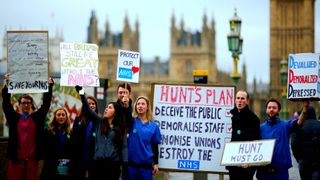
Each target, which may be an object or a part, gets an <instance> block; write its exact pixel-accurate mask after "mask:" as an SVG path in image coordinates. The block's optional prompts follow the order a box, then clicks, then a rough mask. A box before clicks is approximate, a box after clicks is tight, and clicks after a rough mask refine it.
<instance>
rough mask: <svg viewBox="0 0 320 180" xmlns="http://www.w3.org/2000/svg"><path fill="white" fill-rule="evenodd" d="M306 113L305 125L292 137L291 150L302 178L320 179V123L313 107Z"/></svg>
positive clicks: (303, 179)
mask: <svg viewBox="0 0 320 180" xmlns="http://www.w3.org/2000/svg"><path fill="white" fill-rule="evenodd" d="M305 113H306V114H305V115H306V118H305V121H304V123H303V124H302V126H301V127H300V128H299V129H298V130H297V131H295V132H294V133H293V135H292V140H291V148H292V152H293V156H294V157H295V159H296V160H297V162H298V164H299V174H300V178H301V179H302V180H305V179H320V121H319V120H317V118H316V117H317V116H316V112H315V110H314V108H313V107H311V106H309V107H308V108H307V110H306V112H305Z"/></svg>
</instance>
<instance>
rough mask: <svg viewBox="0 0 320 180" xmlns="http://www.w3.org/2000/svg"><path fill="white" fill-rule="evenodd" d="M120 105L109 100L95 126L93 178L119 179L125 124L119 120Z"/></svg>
mask: <svg viewBox="0 0 320 180" xmlns="http://www.w3.org/2000/svg"><path fill="white" fill-rule="evenodd" d="M120 108H121V107H120V106H119V105H118V104H117V103H116V102H109V103H108V104H107V106H106V108H105V110H104V113H103V117H102V119H101V120H100V121H99V122H98V124H97V128H96V132H97V135H96V141H95V153H94V157H93V159H94V168H93V169H94V179H96V180H98V179H106V176H107V179H110V180H119V178H120V174H121V164H122V160H123V158H122V150H123V141H124V140H123V138H125V136H124V135H125V126H124V124H123V122H122V121H121V115H120V114H119V113H120Z"/></svg>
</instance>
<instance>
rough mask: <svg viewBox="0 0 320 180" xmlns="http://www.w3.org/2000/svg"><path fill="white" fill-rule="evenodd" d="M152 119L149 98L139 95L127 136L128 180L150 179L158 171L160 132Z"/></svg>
mask: <svg viewBox="0 0 320 180" xmlns="http://www.w3.org/2000/svg"><path fill="white" fill-rule="evenodd" d="M153 119H154V118H153V116H152V112H151V104H150V100H149V99H148V98H147V97H145V96H139V97H138V98H137V99H136V101H135V103H134V120H133V125H132V128H131V129H130V131H129V137H128V179H129V180H138V179H139V180H140V179H143V180H151V179H152V177H153V175H157V174H158V172H159V169H158V156H159V150H158V144H160V141H161V134H160V128H159V126H158V124H157V123H155V122H154V121H153Z"/></svg>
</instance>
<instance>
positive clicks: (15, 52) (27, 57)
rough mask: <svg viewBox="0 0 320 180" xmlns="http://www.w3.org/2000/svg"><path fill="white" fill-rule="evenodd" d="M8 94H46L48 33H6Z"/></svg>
mask: <svg viewBox="0 0 320 180" xmlns="http://www.w3.org/2000/svg"><path fill="white" fill-rule="evenodd" d="M7 37H8V38H7V40H8V43H7V45H8V48H7V49H8V73H9V74H10V81H9V83H8V91H9V93H42V92H48V64H49V63H48V31H7Z"/></svg>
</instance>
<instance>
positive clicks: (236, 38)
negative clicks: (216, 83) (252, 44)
mask: <svg viewBox="0 0 320 180" xmlns="http://www.w3.org/2000/svg"><path fill="white" fill-rule="evenodd" d="M229 22H230V33H229V34H228V36H227V37H228V47H229V51H231V52H232V57H233V72H232V73H231V74H230V77H231V78H232V79H233V81H234V83H235V85H237V84H238V81H239V79H240V73H239V72H238V60H239V55H240V54H241V53H242V43H243V38H242V37H241V36H240V33H241V19H240V17H239V16H238V15H237V10H236V9H235V11H234V16H233V17H232V18H231V19H230V21H229Z"/></svg>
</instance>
